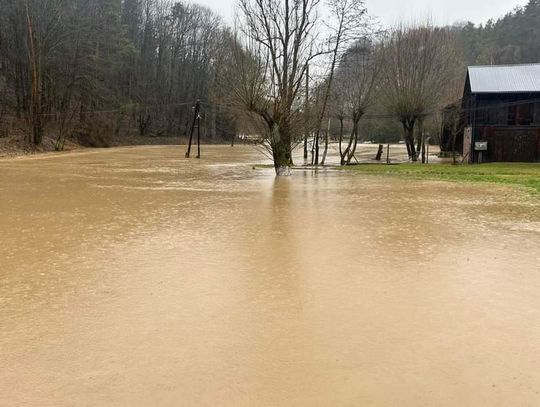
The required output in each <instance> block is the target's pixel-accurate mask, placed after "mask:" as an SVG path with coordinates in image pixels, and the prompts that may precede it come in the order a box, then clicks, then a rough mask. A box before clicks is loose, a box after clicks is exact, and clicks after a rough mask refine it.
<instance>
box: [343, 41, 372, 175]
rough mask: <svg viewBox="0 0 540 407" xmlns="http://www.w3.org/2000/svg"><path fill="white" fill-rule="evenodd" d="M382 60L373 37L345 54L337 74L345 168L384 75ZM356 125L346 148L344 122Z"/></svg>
mask: <svg viewBox="0 0 540 407" xmlns="http://www.w3.org/2000/svg"><path fill="white" fill-rule="evenodd" d="M380 68H381V58H380V53H379V50H378V48H377V47H376V46H375V45H374V44H373V40H372V39H371V38H364V39H362V40H360V41H357V43H356V44H355V45H354V46H353V47H351V48H350V49H349V50H348V51H347V53H346V54H345V55H344V57H343V59H342V61H341V64H340V66H339V70H338V72H337V74H336V83H337V85H336V89H335V92H334V94H335V96H334V99H335V102H334V103H335V105H334V109H335V114H336V116H337V118H338V119H339V122H340V135H339V154H340V159H341V165H348V164H350V163H351V161H352V159H353V158H354V155H355V153H356V148H357V145H358V139H359V124H360V120H361V119H362V117H363V116H364V114H365V113H366V111H367V110H368V108H369V106H370V105H371V103H372V101H373V96H374V93H375V88H376V85H377V81H378V78H379V74H380ZM345 118H349V119H350V121H351V123H352V125H351V131H350V135H349V139H348V142H347V145H346V147H345V149H343V131H344V120H345Z"/></svg>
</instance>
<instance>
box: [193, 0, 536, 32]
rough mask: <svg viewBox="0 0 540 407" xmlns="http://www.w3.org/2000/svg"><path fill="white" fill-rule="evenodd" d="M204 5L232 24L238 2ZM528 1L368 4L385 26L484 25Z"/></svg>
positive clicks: (215, 0) (373, 0) (388, 0)
mask: <svg viewBox="0 0 540 407" xmlns="http://www.w3.org/2000/svg"><path fill="white" fill-rule="evenodd" d="M190 1H192V2H196V3H200V4H204V5H206V6H208V7H210V8H211V9H213V10H215V11H217V12H218V13H219V14H221V15H222V16H223V17H225V19H226V20H227V21H229V22H230V21H232V19H233V15H234V8H235V5H236V0H190ZM526 3H527V0H367V6H368V9H369V12H370V14H371V15H373V16H377V17H379V18H380V20H381V22H382V23H383V24H384V25H385V26H391V25H395V24H396V23H397V22H399V21H401V20H405V21H411V20H412V19H415V20H417V21H422V20H426V19H427V18H428V17H431V18H432V20H433V21H434V22H435V23H436V24H452V23H454V22H456V21H467V20H470V21H473V22H475V23H481V22H485V21H487V20H489V19H490V18H497V17H500V16H503V15H504V14H506V13H507V12H508V11H510V10H512V9H513V8H514V7H516V6H519V5H524V4H526Z"/></svg>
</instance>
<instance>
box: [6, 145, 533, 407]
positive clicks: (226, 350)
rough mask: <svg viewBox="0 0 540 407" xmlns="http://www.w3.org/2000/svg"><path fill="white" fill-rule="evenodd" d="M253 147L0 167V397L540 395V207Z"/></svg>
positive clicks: (285, 400) (293, 402) (242, 399)
mask: <svg viewBox="0 0 540 407" xmlns="http://www.w3.org/2000/svg"><path fill="white" fill-rule="evenodd" d="M259 160H260V158H259V155H258V153H257V152H255V151H253V150H251V149H250V148H246V147H237V148H234V149H231V148H229V147H208V148H206V149H205V155H204V156H203V160H200V161H197V160H189V161H188V160H185V159H184V158H183V151H182V149H178V148H175V147H159V148H156V147H145V148H126V149H116V150H107V151H88V152H82V153H75V154H70V155H63V156H58V157H38V158H32V159H17V160H7V161H0V194H1V195H0V196H1V198H0V215H1V218H0V231H1V235H0V240H1V241H0V259H1V261H2V263H1V268H0V330H1V332H0V360H1V361H2V369H1V370H0V405H2V406H3V405H6V406H86V405H88V406H90V405H92V406H94V405H96V406H153V405H155V406H178V405H182V406H216V405H219V406H360V405H378V406H379V405H384V406H395V405H437V406H456V405H474V406H480V405H482V406H484V405H485V406H496V405H500V406H508V405H538V404H540V394H539V392H540V370H539V369H538V363H539V361H540V350H539V348H538V344H539V343H540V324H538V321H540V297H539V296H538V292H539V290H540V274H539V273H538V272H539V271H540V269H539V266H538V265H539V264H540V246H539V242H540V226H539V225H540V213H539V205H538V203H535V202H533V201H531V200H527V198H525V197H521V196H519V195H516V194H515V193H514V192H513V191H512V190H510V189H504V188H493V187H491V186H490V187H483V186H474V185H469V184H466V185H460V184H447V183H436V182H416V181H414V182H406V181H404V180H395V179H392V178H379V177H365V176H359V175H351V174H349V173H345V172H341V171H319V172H313V171H299V172H297V173H296V174H295V175H294V176H293V177H290V178H280V179H275V177H274V176H273V173H272V170H271V169H268V170H261V169H257V170H253V169H252V166H251V165H250V164H252V163H255V162H258V161H259Z"/></svg>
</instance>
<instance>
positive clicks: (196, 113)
mask: <svg viewBox="0 0 540 407" xmlns="http://www.w3.org/2000/svg"><path fill="white" fill-rule="evenodd" d="M195 127H197V153H198V154H197V158H201V101H200V100H197V102H196V103H195V106H194V107H193V122H192V123H191V130H190V132H189V144H188V150H187V152H186V158H189V156H190V154H191V144H192V143H193V132H194V131H195Z"/></svg>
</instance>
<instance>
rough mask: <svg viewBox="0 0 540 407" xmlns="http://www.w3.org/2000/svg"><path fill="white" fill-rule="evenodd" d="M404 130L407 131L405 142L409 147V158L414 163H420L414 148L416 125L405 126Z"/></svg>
mask: <svg viewBox="0 0 540 407" xmlns="http://www.w3.org/2000/svg"><path fill="white" fill-rule="evenodd" d="M403 128H404V130H405V142H406V143H407V147H408V150H409V158H410V159H411V160H412V161H413V162H417V161H418V155H417V153H416V148H415V146H414V123H411V124H406V123H404V124H403Z"/></svg>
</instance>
